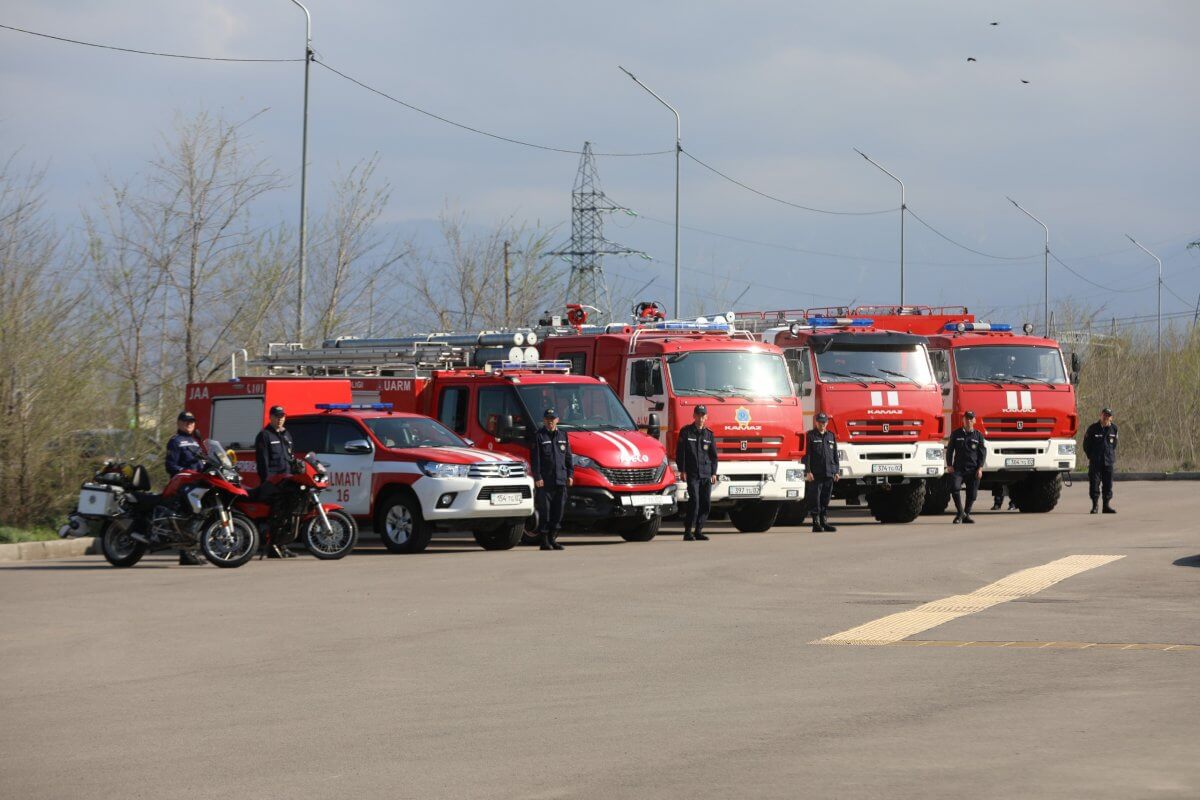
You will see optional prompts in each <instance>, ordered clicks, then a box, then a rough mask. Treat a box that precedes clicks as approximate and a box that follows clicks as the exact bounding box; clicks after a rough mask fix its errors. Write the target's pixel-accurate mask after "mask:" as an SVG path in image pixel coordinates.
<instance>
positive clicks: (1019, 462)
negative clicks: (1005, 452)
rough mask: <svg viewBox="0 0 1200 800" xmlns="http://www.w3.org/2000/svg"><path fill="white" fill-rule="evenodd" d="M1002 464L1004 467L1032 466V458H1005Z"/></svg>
mask: <svg viewBox="0 0 1200 800" xmlns="http://www.w3.org/2000/svg"><path fill="white" fill-rule="evenodd" d="M1004 466H1006V467H1032V466H1033V459H1032V458H1006V459H1004Z"/></svg>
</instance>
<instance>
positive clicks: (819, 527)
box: [812, 514, 837, 533]
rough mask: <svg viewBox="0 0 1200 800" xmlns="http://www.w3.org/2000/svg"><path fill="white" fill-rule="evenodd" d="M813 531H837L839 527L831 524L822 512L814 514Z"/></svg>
mask: <svg viewBox="0 0 1200 800" xmlns="http://www.w3.org/2000/svg"><path fill="white" fill-rule="evenodd" d="M812 532H813V533H836V532H837V528H835V527H833V526H832V525H830V524H829V520H828V519H826V517H825V515H824V514H822V515H820V516H816V515H814V516H813V526H812Z"/></svg>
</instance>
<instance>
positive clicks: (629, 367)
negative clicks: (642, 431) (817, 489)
mask: <svg viewBox="0 0 1200 800" xmlns="http://www.w3.org/2000/svg"><path fill="white" fill-rule="evenodd" d="M563 322H564V321H563V320H562V319H553V318H552V319H548V320H546V321H545V323H546V324H544V325H543V326H542V327H539V329H538V331H537V332H538V335H539V337H540V338H539V342H538V345H537V346H538V348H539V349H540V350H541V352H542V355H543V357H545V358H549V359H555V360H559V361H566V362H569V363H570V364H571V369H572V371H574V372H582V373H584V374H587V375H594V376H597V377H599V378H603V379H605V380H606V381H608V383H609V384H611V385H612V387H613V388H614V389H615V390H616V392H617V394H618V395H619V396H620V398H621V402H622V403H624V405H625V408H627V409H628V410H629V413H630V414H631V415H632V416H633V418H634V420H635V421H636V422H637V423H638V425H639V426H641V427H644V428H648V429H651V432H652V433H654V434H655V435H658V436H660V437H661V439H662V441H663V445H664V446H665V447H666V448H667V449H668V451H669V452H670V453H671V454H672V456H673V454H674V449H675V443H676V440H677V439H678V436H679V431H680V430H681V429H682V428H683V427H684V426H685V425H688V424H690V423H691V421H692V416H693V412H694V411H695V408H696V406H698V405H705V406H707V407H708V418H709V427H710V428H711V429H712V431H713V434H714V436H715V437H716V444H717V451H718V455H719V459H720V460H719V464H718V468H717V475H718V483H717V484H716V486H714V487H713V492H712V502H713V506H714V508H717V509H728V513H729V519H730V521H731V522H732V523H733V525H734V526H735V527H736V528H737V529H738V530H739V531H746V532H748V531H765V530H768V529H769V528H770V527H771V526H772V525H774V524H775V519H776V516H777V515H778V513H779V509H780V507H781V506H782V504H783V503H784V502H785V501H793V502H795V501H799V500H800V499H801V498H803V496H804V467H803V465H802V464H801V462H800V458H801V456H802V455H803V451H804V428H803V417H802V415H801V409H800V401H799V398H797V397H796V392H795V389H794V387H793V386H792V382H791V379H790V378H789V377H788V371H787V364H786V363H785V362H784V359H783V353H782V352H781V351H780V350H779V348H777V347H775V346H774V345H771V344H764V343H762V342H757V341H754V340H753V338H752V337H751V336H750V335H749V334H738V333H734V332H731V331H730V330H729V327H728V325H727V324H726V323H724V322H716V323H710V322H700V321H688V322H670V321H666V320H661V319H656V320H654V321H650V322H643V323H640V324H638V325H636V326H627V325H608V326H604V327H598V326H587V325H584V324H581V323H582V320H578V318H576V320H573V321H572V324H566V325H564V324H563ZM577 323H580V324H577ZM656 427H657V428H660V429H659V430H653V429H654V428H656ZM678 492H679V497H680V499H681V500H682V498H683V496H684V494H685V492H686V489H685V488H684V487H683V486H682V485H680V487H679V488H678Z"/></svg>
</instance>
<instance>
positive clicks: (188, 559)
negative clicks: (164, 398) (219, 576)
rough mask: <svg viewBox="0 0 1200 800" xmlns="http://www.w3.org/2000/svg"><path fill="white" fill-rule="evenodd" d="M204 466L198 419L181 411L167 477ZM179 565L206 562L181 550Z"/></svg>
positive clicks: (169, 443)
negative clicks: (198, 432)
mask: <svg viewBox="0 0 1200 800" xmlns="http://www.w3.org/2000/svg"><path fill="white" fill-rule="evenodd" d="M203 466H204V445H202V444H201V443H200V440H199V439H198V438H196V417H195V415H193V414H192V412H190V411H180V412H179V416H177V417H176V418H175V435H174V436H172V437H171V438H170V439H169V440H168V441H167V463H166V468H167V475H171V476H173V475H177V474H179V473H180V472H183V471H184V470H187V469H193V470H195V469H200V468H201V467H203ZM179 563H180V565H182V566H185V567H196V566H199V565H201V564H203V563H204V562H203V561H201V560H200V555H199V553H198V552H197V551H195V550H180V551H179Z"/></svg>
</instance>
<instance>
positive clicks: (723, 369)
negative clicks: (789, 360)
mask: <svg viewBox="0 0 1200 800" xmlns="http://www.w3.org/2000/svg"><path fill="white" fill-rule="evenodd" d="M684 355H685V356H686V357H683V358H668V359H667V370H668V372H669V373H670V376H671V386H672V388H674V390H675V394H677V395H682V396H709V397H712V396H716V397H769V398H772V399H782V398H785V397H795V394H796V393H795V390H794V389H793V388H792V381H791V379H790V378H789V377H788V371H787V364H786V363H785V362H784V360H783V356H781V355H779V354H777V353H751V352H744V351H736V350H717V351H708V352H694V351H693V352H688V353H686V354H684Z"/></svg>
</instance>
